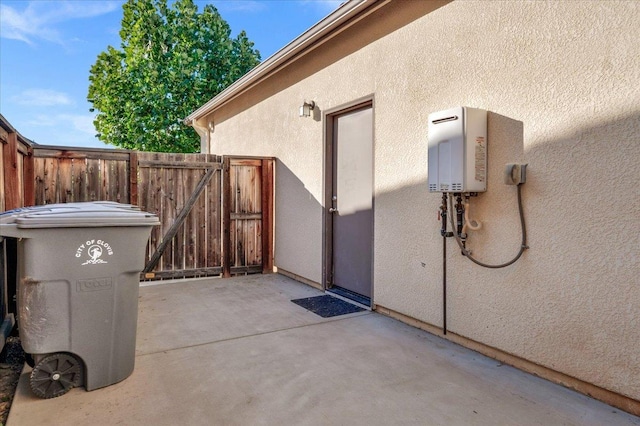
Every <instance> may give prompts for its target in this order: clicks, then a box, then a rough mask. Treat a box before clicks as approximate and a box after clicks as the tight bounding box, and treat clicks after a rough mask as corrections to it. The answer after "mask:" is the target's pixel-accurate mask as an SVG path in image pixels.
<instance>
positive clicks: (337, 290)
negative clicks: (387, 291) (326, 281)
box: [325, 286, 371, 311]
mask: <svg viewBox="0 0 640 426" xmlns="http://www.w3.org/2000/svg"><path fill="white" fill-rule="evenodd" d="M325 292H326V293H329V294H330V295H331V296H334V297H337V298H338V299H342V300H344V301H345V302H349V303H353V304H354V305H356V306H360V307H361V308H364V309H366V310H368V311H370V310H371V299H370V298H368V297H366V296H363V295H361V294H358V293H354V292H352V291H350V290H347V289H346V288H342V287H337V286H334V287H331V288H328V289H326V290H325Z"/></svg>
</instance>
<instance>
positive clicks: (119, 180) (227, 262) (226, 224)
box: [32, 146, 273, 280]
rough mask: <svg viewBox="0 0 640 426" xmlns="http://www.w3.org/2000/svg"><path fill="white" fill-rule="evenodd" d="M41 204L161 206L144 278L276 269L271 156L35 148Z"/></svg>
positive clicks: (38, 202) (37, 196) (36, 187)
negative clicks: (116, 203)
mask: <svg viewBox="0 0 640 426" xmlns="http://www.w3.org/2000/svg"><path fill="white" fill-rule="evenodd" d="M32 159H33V160H32V161H33V170H34V172H33V173H34V175H35V178H34V180H35V185H33V191H34V192H35V197H34V198H35V203H34V204H35V205H43V204H50V203H65V202H79V201H96V200H106V201H117V202H121V203H130V204H135V205H138V206H140V208H141V209H142V210H144V211H148V212H151V213H155V214H157V215H158V217H159V218H160V222H161V225H160V226H157V227H154V228H153V230H152V232H151V238H150V240H149V244H148V247H147V254H146V256H147V257H146V259H147V264H146V266H145V269H144V271H143V273H142V275H141V279H145V280H153V279H172V278H189V277H201V276H215V275H224V276H230V275H234V274H245V273H257V272H271V271H272V270H273V254H272V253H273V250H272V247H273V237H272V231H273V218H272V214H271V211H272V210H273V159H270V158H234V157H227V158H223V157H220V156H216V155H210V154H165V153H147V152H136V151H125V150H108V149H107V150H105V149H81V148H61V147H52V146H34V147H33V156H32Z"/></svg>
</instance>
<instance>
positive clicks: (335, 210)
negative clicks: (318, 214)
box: [329, 207, 338, 213]
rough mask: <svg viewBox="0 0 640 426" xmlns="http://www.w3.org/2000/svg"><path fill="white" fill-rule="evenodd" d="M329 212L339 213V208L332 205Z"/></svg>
mask: <svg viewBox="0 0 640 426" xmlns="http://www.w3.org/2000/svg"><path fill="white" fill-rule="evenodd" d="M329 213H338V209H334V208H333V207H331V208H330V209H329Z"/></svg>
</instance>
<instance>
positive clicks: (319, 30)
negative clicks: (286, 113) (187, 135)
mask: <svg viewBox="0 0 640 426" xmlns="http://www.w3.org/2000/svg"><path fill="white" fill-rule="evenodd" d="M388 1H389V0H383V1H380V0H349V1H347V2H345V3H343V4H342V5H340V6H339V7H338V8H337V9H336V10H335V11H334V12H332V13H331V14H329V15H328V16H327V17H326V18H324V19H323V20H321V21H320V22H318V23H317V24H315V25H314V26H313V27H311V28H309V29H308V30H307V31H305V32H304V33H302V34H301V35H300V36H298V37H297V38H296V39H294V40H293V41H292V42H291V43H289V44H287V45H286V46H284V47H283V48H282V49H280V50H278V51H277V52H276V53H274V54H273V55H271V56H270V57H269V58H267V59H266V60H264V61H263V62H261V63H260V64H259V65H257V66H256V67H255V68H253V69H252V70H251V71H249V72H248V73H246V74H245V75H244V76H242V77H240V78H239V79H238V80H236V81H235V82H234V83H233V84H231V85H230V86H229V87H227V88H226V89H225V90H223V91H222V92H220V93H219V94H217V95H216V96H214V97H213V98H212V99H211V100H209V101H208V102H207V103H206V104H204V105H202V106H201V107H200V108H198V109H197V110H195V111H194V112H192V113H191V114H189V115H188V116H187V117H186V118H185V119H184V122H185V123H186V124H188V125H191V124H192V123H193V122H194V121H195V120H198V119H200V118H202V117H204V116H205V115H207V114H209V113H211V112H212V111H214V110H215V109H216V108H219V107H220V106H222V105H224V104H225V103H227V102H229V101H230V100H232V99H234V98H235V97H237V96H239V95H240V94H242V93H244V92H245V91H247V90H248V89H250V88H251V87H252V86H254V85H255V84H257V82H259V81H260V80H262V79H263V78H265V77H266V76H268V75H270V74H271V73H272V72H274V71H276V70H277V69H278V68H279V67H281V66H282V65H283V64H286V63H287V62H288V61H290V60H291V59H293V58H295V57H296V56H298V55H300V54H301V53H302V52H304V51H305V50H307V49H309V48H310V47H311V46H314V45H315V44H316V43H317V42H319V41H320V40H322V39H323V38H325V37H326V36H327V35H329V34H331V33H332V32H334V31H335V30H336V29H337V28H340V27H341V26H342V25H344V24H345V23H347V22H349V21H350V20H351V19H353V18H354V17H356V16H357V15H359V14H360V13H361V12H362V11H363V10H365V9H369V8H370V7H371V6H372V5H375V4H378V5H381V4H384V3H387V2H388ZM376 9H377V8H376Z"/></svg>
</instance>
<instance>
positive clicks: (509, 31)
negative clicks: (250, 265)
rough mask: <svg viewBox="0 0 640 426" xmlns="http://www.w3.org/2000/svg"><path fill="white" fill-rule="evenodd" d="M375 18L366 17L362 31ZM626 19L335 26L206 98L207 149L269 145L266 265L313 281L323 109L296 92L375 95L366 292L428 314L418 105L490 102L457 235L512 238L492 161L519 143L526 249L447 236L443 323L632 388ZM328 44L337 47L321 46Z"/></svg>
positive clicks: (632, 88)
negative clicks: (261, 75)
mask: <svg viewBox="0 0 640 426" xmlns="http://www.w3.org/2000/svg"><path fill="white" fill-rule="evenodd" d="M406 3H411V2H406ZM403 7H409V6H403ZM385 22H386V21H385V19H384V18H380V17H378V18H377V20H376V27H375V28H377V31H379V29H380V28H384V25H385ZM372 28H374V27H372ZM639 28H640V3H638V2H634V1H628V2H614V1H602V2H596V1H586V2H578V1H566V2H556V1H553V2H542V1H531V2H519V1H513V2H487V1H456V2H453V3H450V4H448V5H446V6H443V7H441V8H439V9H437V10H435V11H434V12H432V13H429V14H426V15H425V16H422V17H420V18H419V19H417V20H415V21H413V22H410V23H408V24H407V25H405V26H404V27H402V28H399V29H397V30H395V31H393V32H392V33H391V34H389V35H387V36H385V37H383V38H379V39H375V40H372V41H371V42H370V43H368V44H367V45H365V46H361V47H359V48H358V49H353V48H352V46H351V47H350V45H349V42H348V40H344V41H343V42H342V43H336V44H334V45H333V46H332V49H333V50H332V51H331V52H332V53H331V55H333V56H332V57H333V58H335V59H337V61H335V62H333V63H328V62H327V64H326V66H325V65H324V63H323V60H322V57H320V56H321V55H322V54H323V51H322V50H320V51H319V52H318V53H317V55H318V56H319V57H316V58H315V59H312V58H307V59H306V60H305V62H304V63H302V64H301V65H300V69H299V70H297V71H296V70H291V71H290V74H291V75H289V76H288V77H283V79H284V81H287V79H290V81H287V83H286V85H283V86H277V85H275V88H274V86H273V85H271V86H270V81H269V80H268V81H267V82H266V83H265V85H264V87H263V88H262V89H259V90H258V91H256V92H255V96H254V97H253V98H252V96H251V95H249V96H245V97H244V98H242V99H240V100H239V101H238V102H236V103H235V104H232V105H230V106H229V107H226V108H227V109H226V111H225V109H222V110H220V111H217V112H215V113H214V114H213V115H212V116H211V118H213V120H214V121H215V132H214V133H213V134H212V138H211V151H212V152H213V153H220V154H221V153H224V154H245V155H270V156H275V157H277V158H278V166H277V170H276V172H277V180H276V191H277V194H276V265H277V266H278V267H280V268H283V269H286V270H288V271H290V272H293V273H295V274H298V275H300V276H302V277H305V278H307V279H310V280H313V281H316V282H320V281H321V278H322V271H321V269H322V214H323V210H322V207H321V206H322V202H323V185H322V181H323V143H324V142H323V122H322V119H321V117H319V118H320V119H319V120H314V119H311V118H307V119H305V118H299V117H298V107H299V106H300V104H301V103H302V100H304V99H309V100H310V99H313V100H315V101H316V103H317V104H318V106H319V109H320V110H322V111H326V110H328V109H333V108H336V107H338V106H340V105H342V104H346V103H348V102H351V101H353V100H354V99H357V98H361V97H365V96H369V95H372V96H373V97H374V114H375V119H374V121H375V244H374V250H375V251H374V253H375V255H374V259H375V266H374V302H375V303H376V304H378V305H382V306H384V307H387V308H390V309H393V310H395V311H398V312H401V313H403V314H405V315H408V316H411V317H414V318H417V319H419V320H421V321H424V322H427V323H430V324H434V325H437V326H440V325H441V324H442V290H441V288H442V283H441V281H442V271H441V262H442V259H441V250H442V249H441V247H442V246H441V244H442V239H441V237H440V234H439V226H440V224H439V222H438V221H437V210H438V206H439V203H440V195H439V194H430V193H428V192H427V186H426V177H427V149H426V143H427V116H428V114H429V113H430V112H433V111H438V110H441V109H446V108H449V107H452V106H457V105H466V106H471V107H476V108H483V109H486V110H488V111H489V112H490V113H489V135H488V141H489V142H488V143H489V182H488V191H487V192H486V193H485V194H482V195H481V196H479V197H478V198H477V199H474V200H473V201H472V211H471V216H472V217H474V218H477V219H479V220H481V221H482V222H483V224H484V226H483V228H482V230H480V231H477V232H474V233H473V234H472V235H471V237H470V239H469V246H470V247H471V249H472V250H473V253H474V255H475V256H476V257H478V258H480V259H482V260H485V261H489V262H501V261H505V260H508V259H510V258H511V257H512V256H513V255H514V254H515V253H516V252H517V250H518V247H519V242H520V229H519V222H518V216H517V208H516V191H515V188H514V187H509V186H505V185H504V184H503V183H502V169H503V168H504V164H505V163H507V162H516V161H519V162H527V163H528V164H529V169H528V170H529V174H528V180H527V183H526V185H525V186H524V187H523V199H524V206H525V215H526V221H527V227H528V236H529V245H530V250H528V251H527V252H526V253H525V254H524V256H523V257H522V258H521V259H520V260H519V261H518V262H517V263H516V264H514V265H512V266H511V267H508V268H506V269H500V270H489V269H483V268H480V267H478V266H476V265H474V264H472V263H471V262H469V261H468V260H466V259H464V258H463V257H462V256H460V254H459V250H458V249H457V248H455V247H454V246H455V244H454V242H453V241H452V240H450V242H449V250H448V273H447V275H448V327H449V329H450V330H451V331H452V332H455V333H457V334H459V335H462V336H465V337H467V338H469V339H472V340H475V341H478V342H481V343H483V344H485V345H488V346H492V347H495V348H498V349H500V350H502V351H505V352H507V353H510V354H514V355H516V356H519V357H522V358H525V359H528V360H530V361H532V362H534V363H537V364H540V365H543V366H546V367H549V368H551V369H554V370H557V371H560V372H563V373H565V374H567V375H569V376H572V377H576V378H578V379H581V380H584V381H587V382H590V383H593V384H595V385H597V386H600V387H603V388H605V389H609V390H612V391H614V392H618V393H621V394H623V395H626V396H629V397H631V398H634V399H640V350H639V349H638V348H639V346H638V345H639V342H640V278H639V277H638V273H639V271H640V254H639V252H640V232H638V226H639V225H638V220H639V219H640V189H639V188H640V186H639V184H638V180H639V179H638V178H639V177H640V172H639V171H638V170H639V168H638V167H639V166H638V165H639V164H640V83H639V82H640V63H639V59H638V58H640V37H639V34H640V32H639V31H640V30H639ZM341 49H344V51H345V52H348V53H350V54H349V55H348V56H346V57H344V58H340V57H337V58H336V56H339V52H340V51H341ZM325 55H329V54H328V53H325ZM314 63H315V64H316V65H318V64H320V65H322V66H319V67H317V69H314V68H313V64H314ZM305 69H307V70H313V71H312V72H309V73H307V74H306V75H305V74H304V70H305ZM296 73H297V74H296ZM260 90H261V91H262V92H260ZM255 102H258V103H257V104H256V105H253V103H255ZM245 108H246V110H244V109H245ZM243 110H244V111H243Z"/></svg>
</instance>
